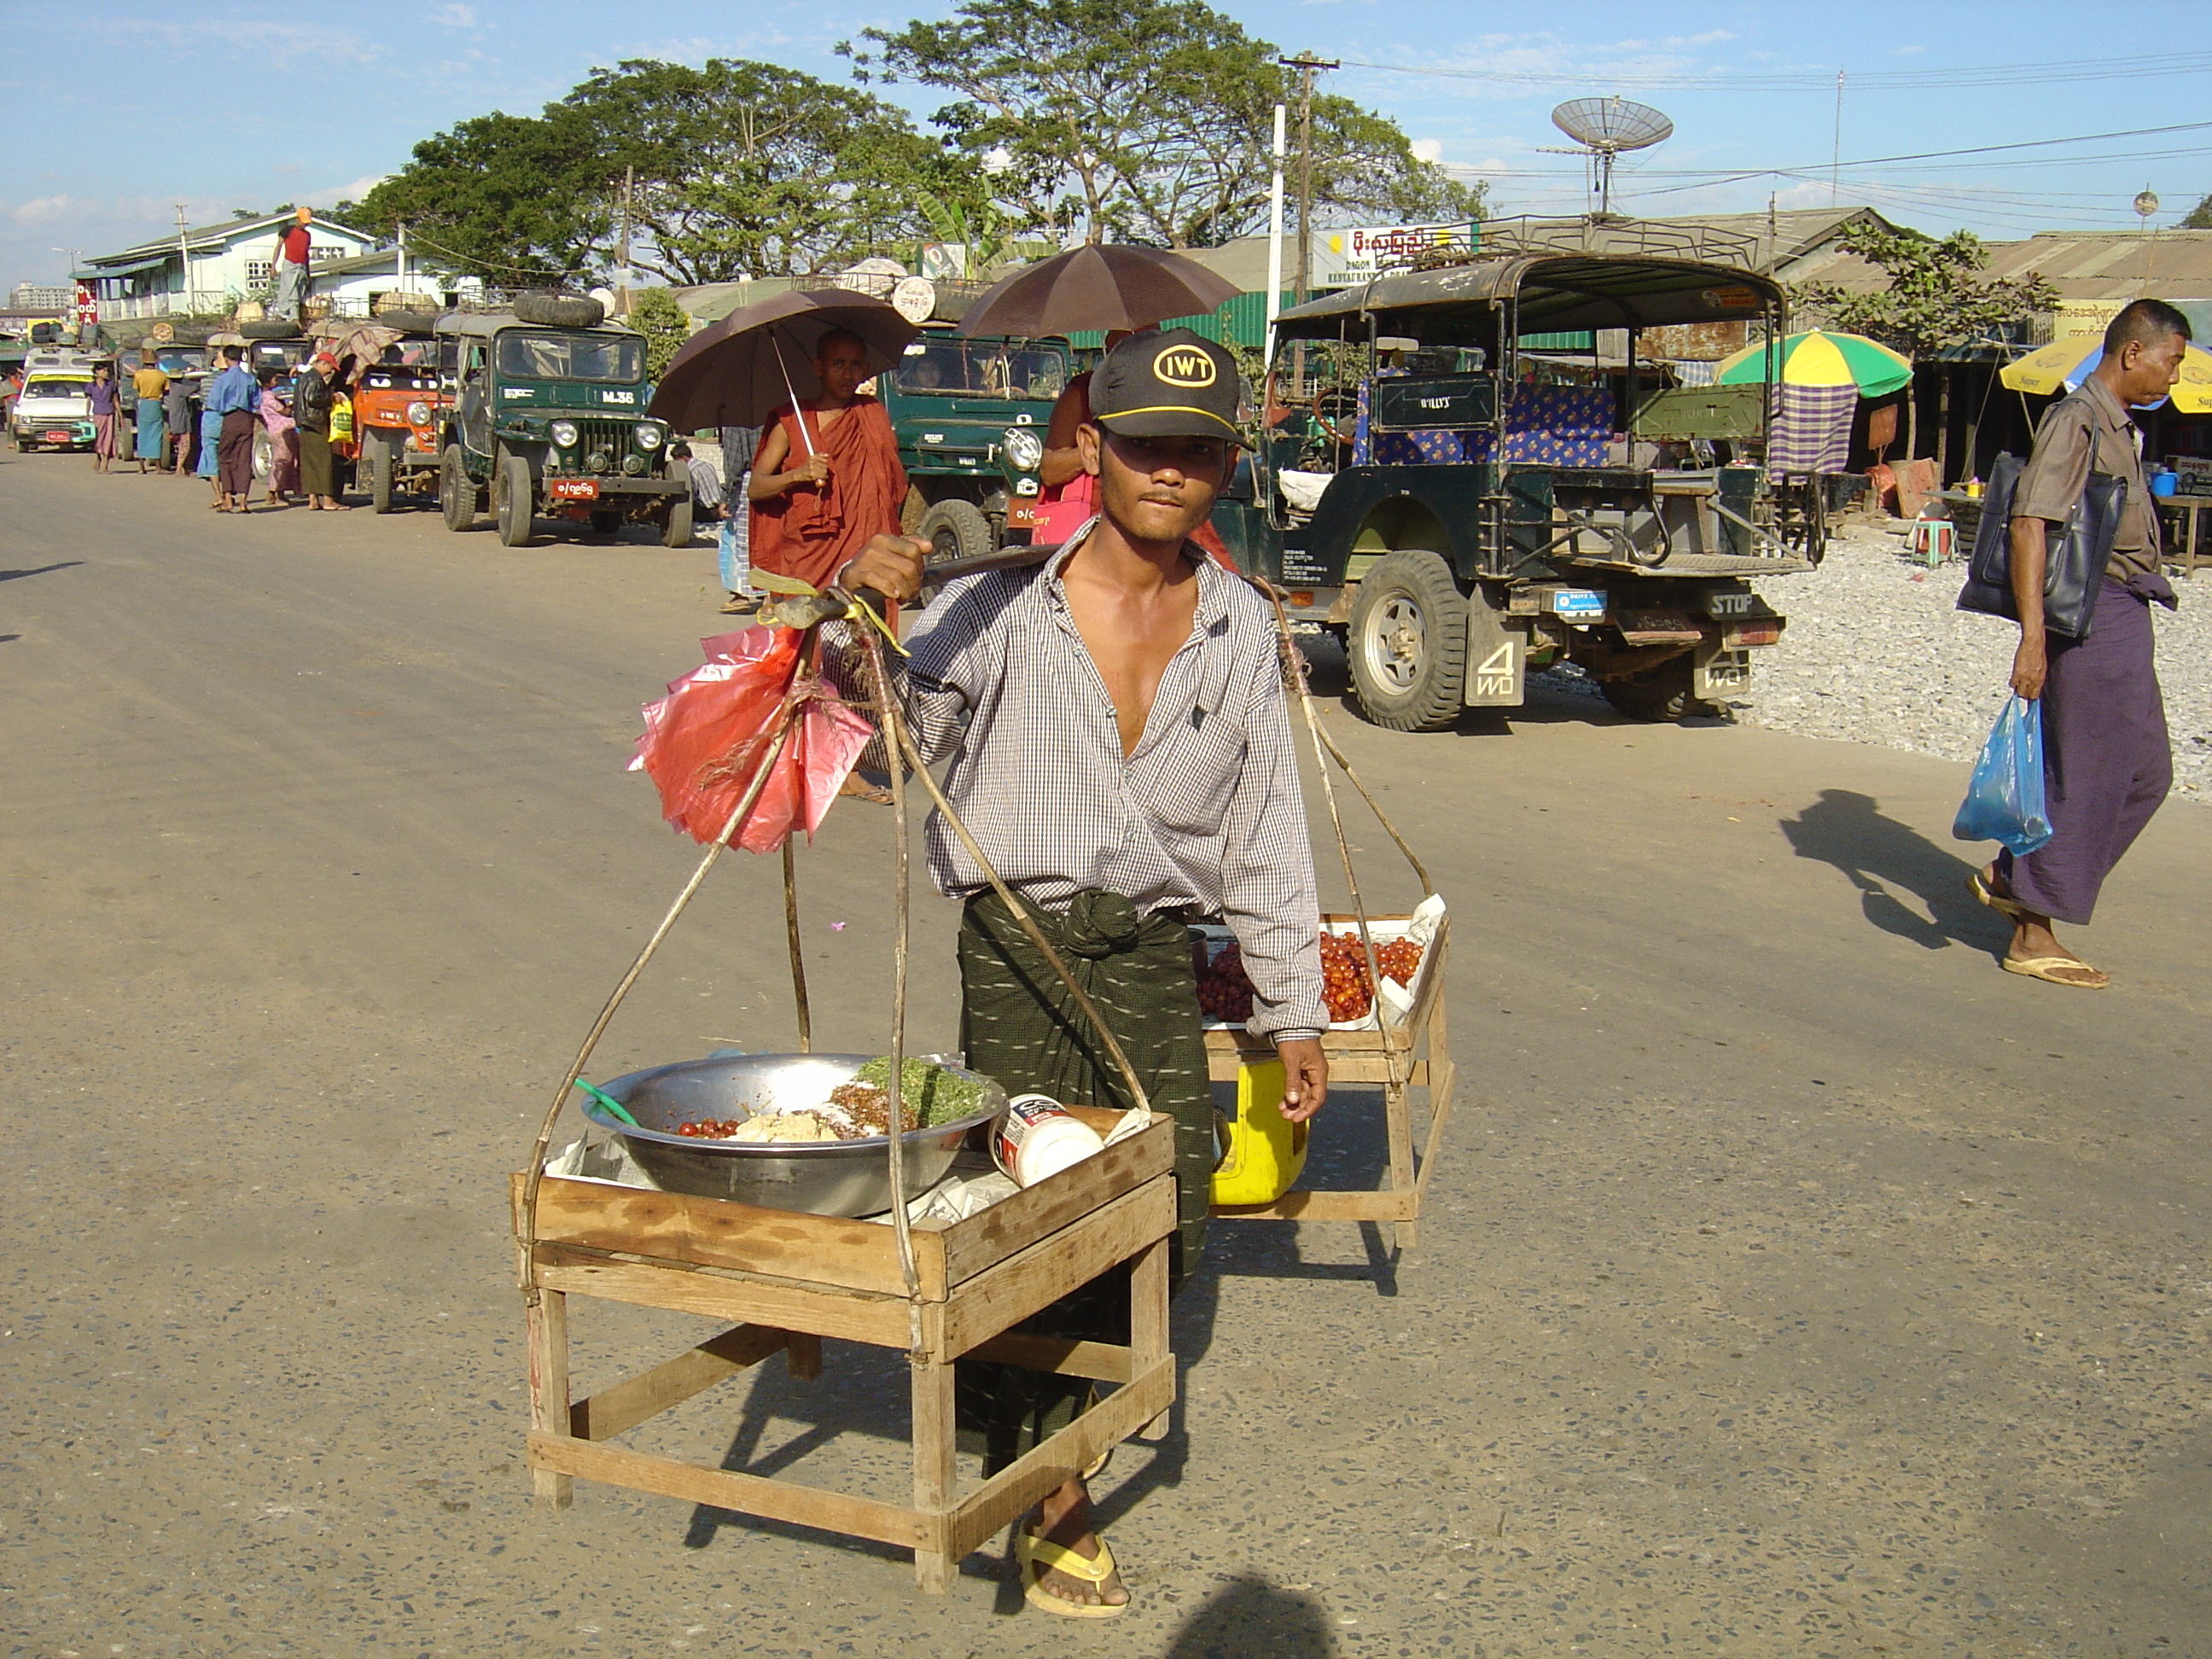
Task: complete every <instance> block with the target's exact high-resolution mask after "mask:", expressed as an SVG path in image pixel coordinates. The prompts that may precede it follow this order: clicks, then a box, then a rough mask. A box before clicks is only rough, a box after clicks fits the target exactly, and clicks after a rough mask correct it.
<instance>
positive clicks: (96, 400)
mask: <svg viewBox="0 0 2212 1659" xmlns="http://www.w3.org/2000/svg"><path fill="white" fill-rule="evenodd" d="M90 397H91V400H92V470H93V471H94V472H106V471H112V468H113V466H114V464H115V417H116V413H117V410H118V409H119V408H120V407H121V402H120V398H119V397H118V387H117V386H116V384H115V377H114V375H113V374H112V373H111V372H110V370H109V368H108V367H107V365H106V363H94V365H93V367H92V391H91V393H90Z"/></svg>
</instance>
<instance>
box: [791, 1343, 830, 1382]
mask: <svg viewBox="0 0 2212 1659" xmlns="http://www.w3.org/2000/svg"><path fill="white" fill-rule="evenodd" d="M783 1364H784V1369H785V1370H787V1371H789V1372H790V1373H791V1375H792V1376H793V1379H794V1380H795V1381H798V1382H800V1383H811V1382H813V1381H814V1380H815V1379H816V1378H817V1377H818V1376H821V1375H822V1339H821V1338H820V1337H818V1336H815V1335H813V1334H811V1333H809V1332H806V1331H793V1332H792V1333H791V1335H790V1337H789V1339H788V1340H786V1342H785V1343H784V1346H783Z"/></svg>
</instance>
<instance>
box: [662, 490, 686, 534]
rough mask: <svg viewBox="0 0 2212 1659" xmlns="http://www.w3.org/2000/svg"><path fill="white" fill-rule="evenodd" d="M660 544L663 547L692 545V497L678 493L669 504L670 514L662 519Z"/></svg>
mask: <svg viewBox="0 0 2212 1659" xmlns="http://www.w3.org/2000/svg"><path fill="white" fill-rule="evenodd" d="M660 544H661V545H662V546H663V547H689V546H690V545H691V498H690V496H689V495H678V497H677V498H676V499H675V500H674V501H671V502H669V504H668V514H667V516H666V517H665V518H664V519H662V520H661V521H660Z"/></svg>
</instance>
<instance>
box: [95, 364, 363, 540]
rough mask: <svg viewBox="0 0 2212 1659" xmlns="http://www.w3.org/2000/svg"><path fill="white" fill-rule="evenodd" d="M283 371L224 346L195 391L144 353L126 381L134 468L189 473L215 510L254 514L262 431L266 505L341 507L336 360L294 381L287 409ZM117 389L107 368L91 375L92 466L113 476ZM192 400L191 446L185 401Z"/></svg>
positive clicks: (341, 415) (340, 396)
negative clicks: (201, 483) (203, 484)
mask: <svg viewBox="0 0 2212 1659" xmlns="http://www.w3.org/2000/svg"><path fill="white" fill-rule="evenodd" d="M283 376H284V370H283V368H281V367H278V366H276V365H275V364H270V365H265V366H264V367H263V368H259V369H258V370H257V369H255V368H252V367H251V366H250V364H249V363H248V362H247V358H246V349H245V348H243V347H240V346H225V347H223V348H222V349H220V351H219V352H218V354H217V356H216V372H215V373H213V374H210V376H209V377H208V379H207V380H206V383H205V384H204V386H202V387H201V388H200V389H199V390H198V391H197V392H195V391H194V389H193V387H192V386H191V382H189V381H187V380H184V379H183V378H181V377H179V376H177V375H173V374H169V373H167V371H166V370H164V369H163V368H161V365H160V364H159V363H158V362H155V360H154V357H153V356H152V354H151V353H150V352H149V353H148V354H147V355H146V356H145V358H144V361H143V362H142V363H141V365H140V367H139V368H137V369H136V370H134V371H133V372H132V373H131V391H132V392H133V393H134V394H136V396H137V421H136V424H135V427H134V429H133V430H134V441H133V448H132V452H131V458H132V459H136V460H137V463H138V471H140V472H141V473H142V474H143V473H146V472H149V471H152V472H167V473H168V474H169V475H170V476H172V477H179V478H180V477H184V476H185V472H186V471H187V469H188V468H189V470H191V471H192V472H193V473H195V474H196V476H197V477H203V478H205V479H207V480H208V482H209V483H210V486H211V487H212V489H213V490H214V495H215V499H214V501H213V502H212V503H211V506H212V507H213V508H214V510H215V511H216V512H218V513H246V512H249V511H251V510H252V507H251V504H250V497H251V496H252V491H253V451H254V439H255V434H256V432H257V430H258V431H265V432H267V433H268V435H269V476H268V477H267V478H266V479H265V480H264V486H263V493H262V505H263V506H264V508H265V507H289V506H290V505H291V504H292V498H293V497H294V496H295V495H299V496H302V497H304V505H306V506H307V507H313V508H316V509H319V510H320V511H322V512H326V513H343V512H344V511H346V510H347V509H346V506H345V503H344V502H343V501H342V500H341V499H340V498H339V489H338V485H337V465H338V459H337V455H336V454H335V453H334V452H333V451H332V448H331V442H332V438H333V431H334V428H337V427H340V426H343V425H344V424H345V423H346V416H347V415H348V413H349V410H348V409H346V408H345V407H343V405H344V404H345V393H344V391H343V386H342V383H341V381H340V380H339V374H338V362H337V359H336V358H335V357H333V356H331V354H330V353H328V352H318V353H317V354H316V355H315V356H313V358H312V359H311V360H310V361H309V362H307V363H304V364H302V365H301V368H300V369H299V370H298V372H297V373H296V374H295V375H294V377H293V380H292V386H291V399H290V402H289V404H287V402H286V400H285V398H284V395H283V392H280V391H279V389H278V388H279V386H280V384H281V383H282V381H283ZM122 392H123V388H122V386H121V385H120V384H118V382H117V381H116V380H114V378H113V376H112V374H110V372H109V370H108V368H107V367H106V365H105V364H101V365H100V366H98V367H96V368H94V370H93V384H92V392H91V398H92V412H93V434H94V435H93V470H94V471H96V472H107V471H113V468H114V462H115V460H116V459H117V453H118V447H119V445H120V441H121V438H120V434H121V428H122V425H123V420H122V414H123V404H122ZM195 402H197V404H199V419H198V422H197V443H195V441H194V439H195V426H194V422H193V418H192V405H193V404H194V403H195Z"/></svg>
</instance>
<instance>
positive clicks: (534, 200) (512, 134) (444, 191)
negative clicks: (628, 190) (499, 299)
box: [358, 105, 620, 288]
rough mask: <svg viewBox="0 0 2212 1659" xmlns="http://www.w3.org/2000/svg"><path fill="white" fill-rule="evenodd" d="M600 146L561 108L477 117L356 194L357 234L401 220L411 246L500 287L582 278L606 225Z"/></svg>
mask: <svg viewBox="0 0 2212 1659" xmlns="http://www.w3.org/2000/svg"><path fill="white" fill-rule="evenodd" d="M604 150H605V144H604V143H603V142H602V140H601V138H600V137H599V135H598V134H596V133H594V132H593V131H592V130H591V128H590V126H589V125H588V123H586V122H585V121H583V120H580V119H579V118H576V117H575V116H574V114H572V113H570V112H567V111H564V110H562V109H561V107H560V106H558V105H556V106H552V107H551V108H550V110H549V111H548V112H547V113H546V114H545V115H544V117H542V118H541V117H538V116H530V115H507V114H504V113H502V112H499V111H494V112H492V113H491V114H489V115H481V116H477V117H476V118H474V119H472V120H467V121H463V122H461V123H459V125H456V126H455V127H454V128H453V130H452V131H449V132H441V133H439V134H437V135H436V136H435V137H429V138H425V139H424V140H423V141H422V143H419V144H417V145H416V146H415V151H414V159H413V160H412V161H410V162H409V163H408V164H407V165H406V166H405V167H403V168H401V169H400V170H399V171H398V173H393V174H392V176H391V177H389V178H387V179H383V180H381V181H380V183H379V184H378V185H376V187H375V188H374V189H373V190H371V191H369V192H368V195H367V196H366V197H363V198H362V202H361V204H360V208H359V212H360V215H361V221H362V222H361V224H360V225H359V227H358V228H361V229H363V230H369V231H374V232H375V233H376V234H379V235H382V236H386V237H389V236H391V235H392V234H394V233H395V232H396V231H397V229H398V227H399V226H400V225H402V224H404V225H405V226H406V227H407V233H408V240H410V243H412V244H413V245H415V246H418V247H420V248H422V250H424V251H426V252H429V253H432V254H434V255H437V256H439V257H441V258H444V259H447V260H448V261H450V262H451V263H452V264H454V265H455V266H456V267H458V268H459V270H464V271H468V272H471V273H473V274H475V275H477V276H481V277H483V279H484V280H485V281H487V282H489V283H492V284H494V285H495V286H497V287H502V288H533V287H539V286H543V285H544V284H545V283H548V282H554V283H558V282H561V281H563V280H567V279H582V278H585V277H588V276H591V275H592V274H594V273H595V272H597V271H598V270H600V269H602V268H603V267H604V265H605V257H606V256H605V243H606V240H607V238H608V235H609V233H610V231H611V228H612V225H613V219H612V216H611V214H610V212H609V211H608V204H609V201H610V194H611V193H610V191H609V190H608V188H607V177H606V167H605V159H604V155H603V152H604ZM616 176H617V179H619V177H620V173H619V171H617V175H616Z"/></svg>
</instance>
